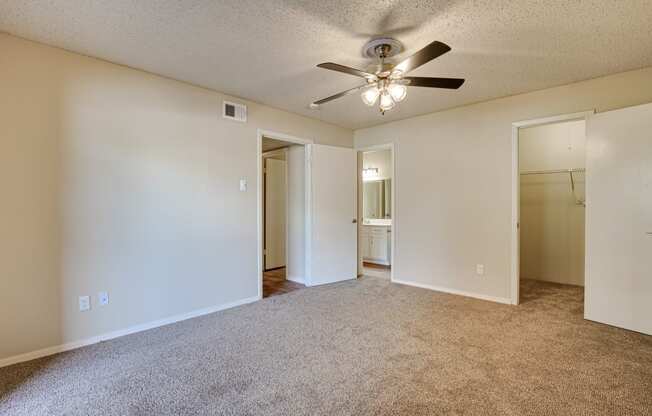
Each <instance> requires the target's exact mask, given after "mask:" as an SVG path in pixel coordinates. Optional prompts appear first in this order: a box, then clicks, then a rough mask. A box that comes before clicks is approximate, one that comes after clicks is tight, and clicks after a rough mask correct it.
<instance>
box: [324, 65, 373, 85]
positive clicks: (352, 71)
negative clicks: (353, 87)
mask: <svg viewBox="0 0 652 416" xmlns="http://www.w3.org/2000/svg"><path fill="white" fill-rule="evenodd" d="M317 66H318V67H319V68H324V69H330V70H331V71H337V72H343V73H345V74H349V75H355V76H356V77H362V78H367V79H371V80H374V81H375V80H376V79H378V77H376V75H374V74H370V73H369V72H364V71H361V70H359V69H355V68H351V67H348V66H344V65H340V64H334V63H332V62H324V63H323V64H319V65H317Z"/></svg>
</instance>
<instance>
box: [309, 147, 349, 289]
mask: <svg viewBox="0 0 652 416" xmlns="http://www.w3.org/2000/svg"><path fill="white" fill-rule="evenodd" d="M306 150H307V152H308V157H307V162H308V165H307V166H308V172H309V177H310V181H309V184H308V196H307V198H308V201H307V203H306V207H309V208H308V210H309V211H308V212H309V215H308V216H309V221H308V223H307V227H306V233H307V235H306V240H307V249H306V273H307V275H308V276H307V277H308V278H307V284H308V285H320V284H325V283H334V282H338V281H341V280H347V279H355V278H356V277H357V261H358V260H357V224H356V223H355V218H356V217H357V193H356V186H357V183H356V182H357V179H356V178H357V177H356V161H357V160H356V153H355V151H354V150H353V149H348V148H344V147H333V146H324V145H318V144H311V145H308V146H306Z"/></svg>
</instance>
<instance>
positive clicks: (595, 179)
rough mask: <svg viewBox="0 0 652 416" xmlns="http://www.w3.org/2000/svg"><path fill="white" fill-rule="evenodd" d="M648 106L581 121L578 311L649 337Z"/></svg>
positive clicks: (651, 147) (651, 116) (651, 192)
mask: <svg viewBox="0 0 652 416" xmlns="http://www.w3.org/2000/svg"><path fill="white" fill-rule="evenodd" d="M651 132H652V104H646V105H641V106H637V107H630V108H624V109H622V110H615V111H608V112H605V113H601V114H597V115H595V116H593V117H590V118H589V119H588V121H587V160H586V175H587V176H586V198H587V201H586V209H587V212H586V300H585V317H586V318H587V319H590V320H593V321H597V322H603V323H606V324H610V325H614V326H618V327H621V328H626V329H631V330H634V331H638V332H642V333H644V334H649V335H652V133H651Z"/></svg>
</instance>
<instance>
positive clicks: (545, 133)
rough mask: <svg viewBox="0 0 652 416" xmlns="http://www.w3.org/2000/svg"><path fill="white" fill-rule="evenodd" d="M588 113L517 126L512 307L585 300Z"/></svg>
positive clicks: (514, 159) (515, 139)
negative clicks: (544, 301)
mask: <svg viewBox="0 0 652 416" xmlns="http://www.w3.org/2000/svg"><path fill="white" fill-rule="evenodd" d="M587 115H588V113H578V114H571V115H567V116H559V117H552V118H547V119H541V120H532V121H526V122H521V123H515V124H514V128H513V186H514V205H513V207H512V216H513V220H514V221H513V223H514V226H513V229H512V232H513V244H512V259H513V262H512V303H513V304H518V303H519V302H528V301H531V300H536V299H538V298H541V297H543V296H551V295H554V294H555V293H559V294H560V297H565V298H566V299H568V300H569V305H568V306H569V307H581V304H582V302H583V294H584V263H585V238H584V237H585V228H584V227H585V206H586V203H585V200H586V193H585V184H586V181H585V173H586V166H585V163H586V147H585V146H586V117H587ZM570 302H574V303H577V305H570Z"/></svg>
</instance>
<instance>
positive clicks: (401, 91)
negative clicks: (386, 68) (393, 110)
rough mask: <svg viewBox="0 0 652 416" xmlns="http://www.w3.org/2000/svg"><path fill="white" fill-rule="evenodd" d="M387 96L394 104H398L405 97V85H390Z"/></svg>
mask: <svg viewBox="0 0 652 416" xmlns="http://www.w3.org/2000/svg"><path fill="white" fill-rule="evenodd" d="M388 90H389V94H390V95H391V96H392V99H394V101H395V102H397V103H400V102H401V101H403V99H405V97H406V96H407V88H406V87H405V85H402V84H396V83H392V84H390V85H389V87H388Z"/></svg>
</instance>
